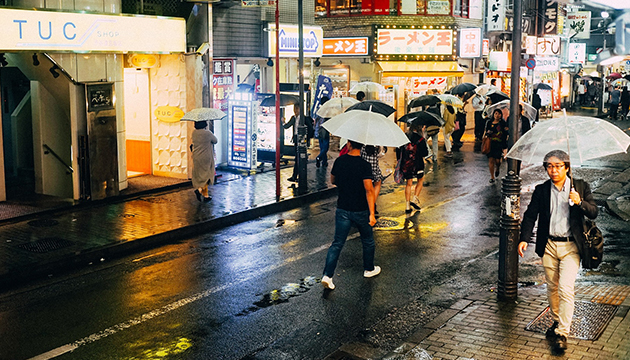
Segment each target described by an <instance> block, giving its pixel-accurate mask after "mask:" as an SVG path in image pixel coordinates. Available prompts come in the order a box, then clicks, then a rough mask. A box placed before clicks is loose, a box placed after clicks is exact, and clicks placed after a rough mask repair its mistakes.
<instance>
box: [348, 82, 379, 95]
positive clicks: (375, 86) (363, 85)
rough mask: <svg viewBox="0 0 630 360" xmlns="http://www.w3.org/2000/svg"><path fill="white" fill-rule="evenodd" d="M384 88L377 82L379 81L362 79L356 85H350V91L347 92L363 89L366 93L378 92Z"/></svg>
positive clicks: (354, 92) (352, 92) (356, 91)
mask: <svg viewBox="0 0 630 360" xmlns="http://www.w3.org/2000/svg"><path fill="white" fill-rule="evenodd" d="M382 90H385V88H384V87H383V85H381V84H379V83H375V82H372V81H363V82H360V83H358V84H356V85H354V86H353V87H352V89H350V91H349V92H348V93H350V94H356V93H358V92H359V91H363V92H364V93H368V92H379V91H382Z"/></svg>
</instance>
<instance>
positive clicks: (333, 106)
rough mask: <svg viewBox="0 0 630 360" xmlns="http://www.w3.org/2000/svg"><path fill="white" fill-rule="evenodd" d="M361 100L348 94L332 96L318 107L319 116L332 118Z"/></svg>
mask: <svg viewBox="0 0 630 360" xmlns="http://www.w3.org/2000/svg"><path fill="white" fill-rule="evenodd" d="M358 103H359V101H358V100H357V99H355V98H351V97H348V96H344V97H338V98H332V99H330V100H328V101H327V102H326V103H325V104H323V105H322V106H320V107H319V109H317V116H321V117H323V118H331V117H333V116H336V115H339V114H341V113H343V112H344V111H346V109H348V108H349V107H350V106H352V105H354V104H358Z"/></svg>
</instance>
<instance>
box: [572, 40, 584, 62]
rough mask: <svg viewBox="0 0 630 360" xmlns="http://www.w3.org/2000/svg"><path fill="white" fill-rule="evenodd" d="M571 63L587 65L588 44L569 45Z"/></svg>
mask: <svg viewBox="0 0 630 360" xmlns="http://www.w3.org/2000/svg"><path fill="white" fill-rule="evenodd" d="M569 63H570V64H582V65H584V64H586V44H579V43H571V44H569Z"/></svg>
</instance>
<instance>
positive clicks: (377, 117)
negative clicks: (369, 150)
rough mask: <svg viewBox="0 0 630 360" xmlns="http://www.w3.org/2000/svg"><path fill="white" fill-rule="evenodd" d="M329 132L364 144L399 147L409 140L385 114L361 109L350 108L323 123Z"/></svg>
mask: <svg viewBox="0 0 630 360" xmlns="http://www.w3.org/2000/svg"><path fill="white" fill-rule="evenodd" d="M323 126H324V128H326V130H328V131H330V133H331V134H333V135H336V136H340V137H343V138H346V139H349V140H353V141H356V142H359V143H361V144H364V145H380V146H391V147H399V146H402V145H405V144H406V143H408V142H409V139H408V138H407V135H405V133H404V132H403V131H402V130H401V129H400V128H399V127H398V126H397V125H396V124H395V123H394V122H393V121H391V120H388V119H387V118H386V117H385V116H383V115H381V114H378V113H375V112H372V111H363V110H350V111H348V112H345V113H343V114H339V115H337V116H334V117H333V118H331V119H330V120H328V121H326V122H325V123H324V125H323Z"/></svg>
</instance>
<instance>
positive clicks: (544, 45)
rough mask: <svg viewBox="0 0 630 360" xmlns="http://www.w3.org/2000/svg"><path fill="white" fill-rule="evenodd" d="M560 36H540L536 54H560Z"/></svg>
mask: <svg viewBox="0 0 630 360" xmlns="http://www.w3.org/2000/svg"><path fill="white" fill-rule="evenodd" d="M560 45H561V40H560V36H547V37H540V38H538V40H537V45H536V55H543V56H558V55H559V54H560Z"/></svg>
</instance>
